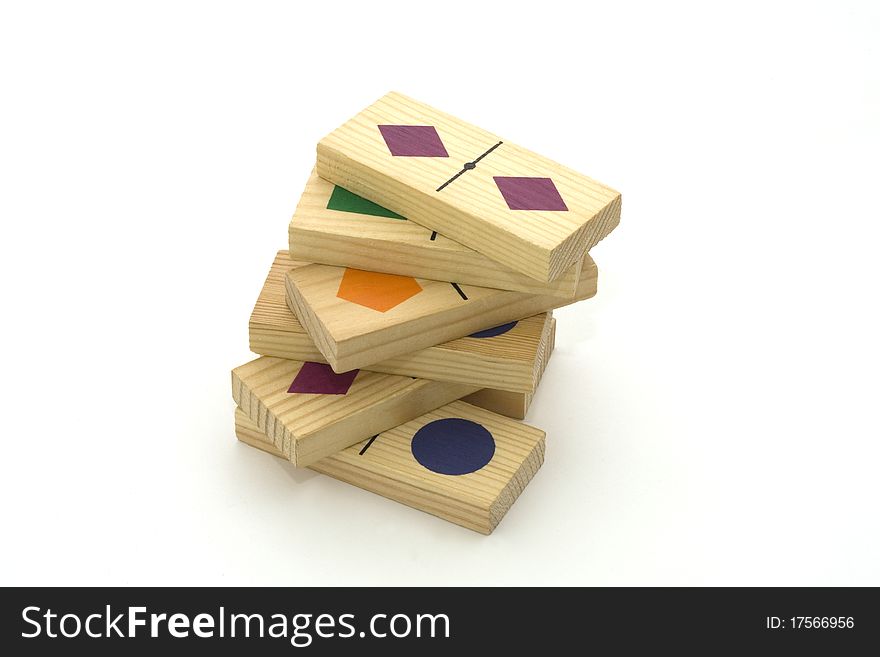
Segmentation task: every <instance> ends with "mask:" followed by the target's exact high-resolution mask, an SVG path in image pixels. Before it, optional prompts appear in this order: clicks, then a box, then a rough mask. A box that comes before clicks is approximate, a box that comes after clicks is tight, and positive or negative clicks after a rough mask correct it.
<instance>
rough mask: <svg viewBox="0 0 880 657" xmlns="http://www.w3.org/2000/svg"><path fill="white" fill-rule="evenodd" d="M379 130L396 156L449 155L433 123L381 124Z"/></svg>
mask: <svg viewBox="0 0 880 657" xmlns="http://www.w3.org/2000/svg"><path fill="white" fill-rule="evenodd" d="M379 132H381V133H382V138H383V139H384V140H385V143H386V144H387V145H388V150H389V151H391V154H392V155H394V156H395V157H449V153H447V152H446V147H445V146H444V145H443V142H442V141H440V135H438V134H437V129H436V128H435V127H434V126H432V125H380V126H379Z"/></svg>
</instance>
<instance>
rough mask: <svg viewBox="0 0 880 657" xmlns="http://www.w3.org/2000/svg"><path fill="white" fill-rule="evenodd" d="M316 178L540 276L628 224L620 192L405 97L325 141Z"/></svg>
mask: <svg viewBox="0 0 880 657" xmlns="http://www.w3.org/2000/svg"><path fill="white" fill-rule="evenodd" d="M317 169H318V174H319V175H320V176H321V177H322V178H325V179H326V180H329V181H330V182H332V183H334V184H336V185H340V186H341V187H344V188H345V189H347V190H349V191H351V192H353V193H355V194H358V195H360V196H363V197H364V198H366V199H369V200H370V201H373V202H374V203H378V204H380V205H381V206H383V207H385V208H388V209H389V210H391V211H393V212H396V213H398V214H400V215H402V216H404V217H407V218H408V219H410V220H411V221H414V222H416V223H418V224H421V225H423V226H425V227H426V228H430V229H431V230H436V231H438V232H439V233H441V234H442V235H445V236H446V237H449V238H451V239H453V240H456V241H458V242H461V243H462V244H464V245H465V246H468V247H470V248H472V249H474V250H476V251H478V252H480V253H482V254H484V255H485V256H487V257H489V258H491V259H493V260H495V261H497V262H499V263H501V264H503V265H506V266H507V267H510V268H511V269H513V270H515V271H518V272H521V273H523V274H525V275H527V276H530V277H532V278H534V279H536V280H538V281H542V282H550V281H552V280H554V279H555V278H556V277H557V276H559V275H560V274H561V273H562V272H563V271H565V270H566V269H567V268H568V267H570V266H571V265H572V264H574V263H575V262H576V261H577V260H578V259H580V258H583V256H584V253H585V252H586V251H588V250H589V249H590V248H592V247H593V246H594V245H595V244H596V243H597V242H599V241H600V240H601V239H602V238H603V237H605V236H606V235H607V234H608V233H610V232H611V231H612V230H613V229H614V227H615V226H617V224H618V223H619V221H620V194H619V193H618V192H616V191H614V190H613V189H611V188H609V187H606V186H605V185H602V184H601V183H598V182H596V181H595V180H592V179H591V178H588V177H586V176H584V175H581V174H579V173H577V172H575V171H573V170H571V169H569V168H567V167H564V166H562V165H560V164H557V163H556V162H553V161H552V160H550V159H548V158H545V157H542V156H541V155H537V154H536V153H533V152H531V151H529V150H527V149H525V148H522V147H520V146H517V145H515V144H513V143H511V142H509V141H507V140H505V139H502V138H501V137H498V136H497V135H494V134H492V133H489V132H486V131H485V130H482V129H480V128H477V127H474V126H472V125H470V124H469V123H466V122H464V121H462V120H460V119H457V118H455V117H453V116H450V115H449V114H445V113H443V112H440V111H438V110H436V109H434V108H432V107H429V106H427V105H424V104H422V103H419V102H417V101H414V100H412V99H410V98H407V97H406V96H403V95H401V94H398V93H393V92H392V93H389V94H387V95H385V96H383V97H382V98H380V99H379V100H378V101H376V102H375V103H373V104H372V105H370V106H369V107H367V108H366V109H365V110H363V111H362V112H361V113H360V114H358V115H357V116H355V117H354V118H352V119H351V120H349V121H348V122H347V123H345V124H343V125H342V126H340V127H339V128H337V129H336V130H334V131H333V132H331V133H330V134H329V135H327V136H326V137H324V138H323V139H322V140H321V141H320V142H319V143H318V158H317Z"/></svg>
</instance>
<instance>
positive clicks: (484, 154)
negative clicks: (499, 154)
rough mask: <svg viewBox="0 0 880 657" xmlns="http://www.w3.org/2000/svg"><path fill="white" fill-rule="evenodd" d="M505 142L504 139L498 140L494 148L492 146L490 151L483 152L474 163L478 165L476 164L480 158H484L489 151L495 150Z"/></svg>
mask: <svg viewBox="0 0 880 657" xmlns="http://www.w3.org/2000/svg"><path fill="white" fill-rule="evenodd" d="M503 143H504V142H503V141H499V142H498V143H497V144H495V145H494V146H493V147H492V148H490V149H489V150H488V151H486V152H485V153H483V154H482V155H480V157H478V158H477V159H476V160H474V161H473V165H474V166H476V165H477V162H479V161H480V160H482V159H483V158H484V157H486V156H487V155H488V154H489V153H491V152H492V151H494V150H495V149H496V148H498V147H499V146H501V144H503Z"/></svg>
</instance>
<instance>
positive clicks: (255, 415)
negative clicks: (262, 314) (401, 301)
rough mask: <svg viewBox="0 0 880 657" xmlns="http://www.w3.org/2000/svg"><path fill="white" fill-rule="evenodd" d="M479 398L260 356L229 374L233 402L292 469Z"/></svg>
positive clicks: (463, 388) (450, 388) (465, 391)
mask: <svg viewBox="0 0 880 657" xmlns="http://www.w3.org/2000/svg"><path fill="white" fill-rule="evenodd" d="M473 392H476V388H475V387H474V386H469V385H465V384H460V383H448V382H445V381H430V380H428V379H414V378H412V377H408V376H395V375H393V374H382V373H380V372H367V371H365V370H360V371H358V370H352V371H349V372H344V373H342V374H337V373H336V372H334V371H333V370H331V369H330V367H329V366H328V365H327V364H326V363H317V362H302V361H294V360H286V359H282V358H271V357H267V356H263V357H261V358H257V359H256V360H253V361H251V362H250V363H246V364H245V365H241V366H240V367H236V368H235V369H234V370H232V398H233V399H234V400H235V403H236V404H238V406H239V407H240V408H241V410H242V411H244V412H245V413H246V414H247V416H248V417H249V418H250V419H251V420H252V421H253V422H254V423H256V424H257V426H259V427H260V430H261V431H263V432H264V433H266V434H267V435H268V437H269V438H270V439H271V441H272V444H273V445H274V446H275V447H276V448H277V449H278V450H279V451H280V452H281V453H282V454H283V455H284V457H285V458H287V459H288V460H289V461H291V462H292V463H293V464H294V465H298V466H305V465H309V464H310V463H314V462H315V461H317V460H319V459H322V458H324V457H325V456H329V455H330V454H333V453H335V452H338V451H339V450H341V449H345V448H346V447H348V446H349V445H353V444H354V443H356V442H358V441H360V440H363V439H364V438H368V437H369V436H372V435H374V434H376V433H379V432H380V431H385V430H386V429H389V428H391V427H394V426H397V425H398V424H401V423H403V422H407V421H408V420H411V419H413V418H415V417H418V416H419V415H421V414H422V413H425V412H426V411H429V410H431V409H434V408H438V407H440V406H443V405H444V404H448V403H449V402H451V401H453V400H456V399H461V398H462V397H464V396H466V395H469V394H471V393H473Z"/></svg>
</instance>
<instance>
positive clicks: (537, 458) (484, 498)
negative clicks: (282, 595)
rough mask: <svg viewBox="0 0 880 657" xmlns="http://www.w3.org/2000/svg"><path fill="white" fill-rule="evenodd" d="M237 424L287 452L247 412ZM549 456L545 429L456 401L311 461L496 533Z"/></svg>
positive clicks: (257, 442)
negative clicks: (545, 454)
mask: <svg viewBox="0 0 880 657" xmlns="http://www.w3.org/2000/svg"><path fill="white" fill-rule="evenodd" d="M235 430H236V435H237V436H238V438H239V440H241V441H242V442H245V443H247V444H249V445H252V446H254V447H258V448H259V449H263V450H265V451H267V452H269V453H271V454H275V455H277V456H283V454H281V453H280V452H279V451H278V450H277V448H276V447H275V446H274V443H273V441H272V440H270V439H269V438H268V437H267V436H266V435H265V433H264V432H263V431H262V430H261V428H260V427H259V426H257V425H256V424H255V423H254V422H253V421H252V420H250V419H249V417H248V415H247V414H245V413H243V412H242V411H241V410H239V411H237V412H236V414H235ZM543 462H544V432H543V431H541V430H540V429H536V428H534V427H531V426H529V425H526V424H522V423H520V422H516V421H514V420H510V419H508V418H505V417H502V416H500V415H496V414H495V413H492V412H490V411H486V410H484V409H481V408H477V407H475V406H472V405H470V404H466V403H464V402H461V401H457V402H453V403H451V404H448V405H446V406H443V407H442V408H438V409H436V410H434V411H430V412H428V413H425V414H424V415H422V416H421V417H418V418H415V419H413V420H410V421H409V422H405V423H403V424H401V425H400V426H397V427H394V428H393V429H389V430H387V431H383V432H381V433H379V434H377V435H375V436H373V437H370V438H368V439H366V440H364V441H361V442H360V443H357V444H355V445H352V446H351V447H348V448H346V449H344V450H342V451H340V452H338V453H336V454H333V455H332V456H328V457H326V458H324V459H321V460H320V461H317V462H315V463H312V464H311V465H310V466H309V467H310V468H311V469H313V470H316V471H317V472H321V473H323V474H326V475H328V476H330V477H333V478H335V479H339V480H341V481H344V482H347V483H349V484H352V485H354V486H357V487H359V488H363V489H365V490H368V491H371V492H373V493H377V494H379V495H382V496H383V497H387V498H389V499H392V500H395V501H397V502H400V503H402V504H406V505H407V506H411V507H413V508H415V509H419V510H421V511H425V512H427V513H430V514H433V515H435V516H439V517H440V518H443V519H445V520H448V521H450V522H453V523H456V524H458V525H461V526H462V527H467V528H468V529H473V530H475V531H478V532H481V533H483V534H490V533H491V532H492V531H493V530H494V529H495V527H497V526H498V523H499V522H500V521H501V519H502V518H503V517H504V515H505V514H506V513H507V512H508V511H509V510H510V508H511V506H512V505H513V503H514V502H515V501H516V499H517V498H518V497H519V495H520V494H521V493H522V492H523V490H524V489H525V487H526V485H527V484H528V483H529V481H531V479H532V477H533V476H534V475H535V473H536V472H537V471H538V469H539V468H540V467H541V464H542V463H543ZM343 521H344V520H343Z"/></svg>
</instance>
